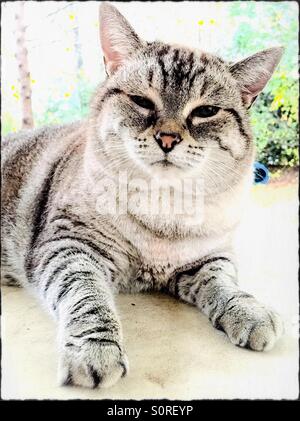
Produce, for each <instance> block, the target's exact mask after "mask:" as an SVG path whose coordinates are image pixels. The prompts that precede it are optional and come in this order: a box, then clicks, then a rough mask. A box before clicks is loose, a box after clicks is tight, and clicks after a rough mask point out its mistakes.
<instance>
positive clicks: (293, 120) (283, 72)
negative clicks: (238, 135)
mask: <svg viewBox="0 0 300 421" xmlns="http://www.w3.org/2000/svg"><path fill="white" fill-rule="evenodd" d="M258 3H259V2H235V3H231V6H230V16H231V17H232V18H235V17H236V16H241V15H243V17H244V19H243V21H242V22H241V23H240V25H239V27H238V28H237V30H236V32H235V36H234V43H233V47H232V49H231V51H230V56H231V57H235V56H237V55H240V56H246V55H249V54H253V53H255V52H256V51H259V50H261V49H264V48H265V46H266V45H267V46H271V45H282V46H283V47H285V52H284V55H283V58H282V60H281V62H280V64H279V66H278V69H277V71H276V72H275V73H274V75H273V77H272V79H271V80H270V82H269V83H268V85H267V86H266V88H265V89H264V91H263V92H262V93H261V94H260V96H259V97H258V99H257V101H256V102H255V104H254V105H253V107H252V110H251V121H252V124H253V131H254V137H255V141H256V146H257V159H258V160H260V161H261V162H263V163H264V164H266V165H279V166H280V165H285V166H295V165H299V153H298V131H299V121H298V98H299V85H298V54H297V52H298V38H297V33H298V16H297V11H296V9H297V8H296V7H289V4H288V2H278V3H273V2H261V4H258ZM290 3H292V4H293V3H294V6H295V2H290ZM262 4H263V6H262ZM262 21H263V22H264V24H263V26H261V22H262Z"/></svg>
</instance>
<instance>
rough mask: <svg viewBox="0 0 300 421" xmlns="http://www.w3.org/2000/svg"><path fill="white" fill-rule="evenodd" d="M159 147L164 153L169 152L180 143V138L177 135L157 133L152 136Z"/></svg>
mask: <svg viewBox="0 0 300 421" xmlns="http://www.w3.org/2000/svg"><path fill="white" fill-rule="evenodd" d="M154 137H155V140H156V142H157V143H158V145H159V147H160V148H161V149H162V150H163V151H164V152H165V153H168V152H171V150H172V149H174V147H175V146H176V145H177V144H178V143H180V142H181V140H182V139H181V136H180V134H179V133H173V132H172V133H166V132H161V131H158V132H157V133H156V135H155V136H154Z"/></svg>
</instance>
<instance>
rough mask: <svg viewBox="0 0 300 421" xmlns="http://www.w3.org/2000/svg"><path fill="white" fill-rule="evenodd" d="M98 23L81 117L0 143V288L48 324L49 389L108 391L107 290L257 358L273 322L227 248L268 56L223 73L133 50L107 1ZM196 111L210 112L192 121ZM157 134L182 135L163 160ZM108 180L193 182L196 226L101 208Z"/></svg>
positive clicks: (194, 54) (111, 369)
mask: <svg viewBox="0 0 300 421" xmlns="http://www.w3.org/2000/svg"><path fill="white" fill-rule="evenodd" d="M101 19H102V20H101V22H100V27H101V28H104V29H102V31H104V32H105V31H106V32H105V33H102V34H101V40H102V46H103V51H104V55H105V62H106V66H107V73H108V75H109V77H108V78H107V79H106V81H105V82H104V83H103V84H102V85H101V86H100V87H99V88H98V89H97V91H96V93H95V96H94V98H93V100H92V103H91V112H90V115H89V117H88V119H87V120H85V121H81V122H78V123H74V124H72V125H66V126H59V127H46V128H42V129H38V130H33V131H28V132H20V133H19V134H16V135H10V136H8V138H7V139H5V140H4V142H3V144H2V154H3V158H2V185H3V189H2V282H3V283H6V284H10V285H11V284H19V285H22V286H25V287H28V288H31V289H32V290H33V291H34V292H35V293H36V294H37V296H38V297H39V298H40V299H41V301H42V302H43V303H44V304H45V305H46V306H47V307H48V309H49V311H50V313H51V314H52V315H53V317H55V319H56V320H57V322H58V338H59V350H60V362H59V381H60V383H61V384H77V385H83V386H87V387H98V386H108V385H111V384H113V383H115V382H116V381H117V380H118V379H119V378H120V377H122V376H124V375H125V374H126V372H127V370H128V361H127V357H126V354H125V350H124V346H123V339H122V330H121V325H120V321H119V318H118V314H117V310H116V308H115V304H114V298H113V297H114V294H115V293H117V292H120V291H127V292H137V291H146V290H157V291H165V292H168V293H170V294H172V295H174V296H176V297H178V298H179V299H181V300H184V301H186V302H188V303H191V304H193V305H195V306H197V307H198V308H199V309H200V310H201V311H203V312H204V313H205V314H206V315H207V316H208V317H209V318H210V320H211V322H212V324H213V325H214V326H215V327H216V328H219V329H222V330H224V331H225V332H226V333H227V335H228V337H229V339H230V340H231V341H232V342H233V343H234V344H236V345H239V346H243V347H249V348H251V349H254V350H264V349H270V348H271V347H272V346H273V344H274V342H275V340H276V339H277V338H278V337H279V336H280V333H281V322H280V319H279V318H278V316H277V315H276V313H274V312H273V311H271V310H269V309H267V308H265V307H264V306H263V305H261V304H259V303H258V302H257V301H256V300H255V299H254V298H253V297H252V296H250V295H249V294H246V293H244V292H241V291H240V290H239V288H238V286H237V274H236V269H235V263H234V256H233V253H232V249H231V241H232V236H233V233H234V230H235V228H236V226H237V225H238V222H239V219H240V216H241V212H242V209H243V206H244V202H245V198H246V197H247V193H248V191H249V186H250V185H251V182H252V163H253V156H254V148H253V142H252V136H251V130H250V126H249V117H248V107H249V104H250V103H251V101H252V99H253V98H254V96H255V95H257V89H262V87H263V84H265V83H266V80H267V78H268V77H270V75H271V73H272V71H273V70H274V67H275V65H276V64H277V62H278V60H279V56H280V52H279V49H273V50H272V51H271V50H266V51H265V52H262V53H260V55H258V56H257V55H256V56H253V57H254V59H251V58H250V59H248V61H247V60H246V62H245V61H244V62H242V64H241V65H234V66H232V65H231V64H229V63H226V62H224V61H223V60H222V59H220V58H218V57H215V56H212V55H209V54H205V53H203V52H201V51H194V50H190V49H188V48H185V47H180V46H173V45H166V44H163V43H161V42H152V43H145V42H143V41H140V40H139V38H138V37H137V35H136V34H135V33H134V32H133V30H132V29H131V28H130V26H129V24H128V23H127V22H126V21H125V19H124V18H123V17H122V16H121V15H120V14H119V12H118V11H117V10H116V9H115V8H113V7H112V6H110V5H107V4H104V5H103V6H102V15H101ZM112 30H113V31H115V32H114V34H113V36H112V35H111V33H112V32H111V31H112ZM116 31H117V32H116ZM110 43H111V45H110ZM125 53H126V54H125ZM249 60H250V61H249ZM252 61H253V63H252V66H251V62H252ZM249 63H250V64H249ZM243 69H244V70H243ZM245 70H246V71H247V74H248V79H247V75H245ZM255 75H258V76H257V78H258V80H256V79H255ZM247 82H249V83H248V84H247ZM254 87H255V89H254ZM133 96H143V97H146V98H147V100H148V101H152V103H153V109H152V110H147V109H143V108H142V107H140V106H139V105H137V104H136V103H134V102H133V100H132V98H133ZM201 105H210V106H216V107H219V112H218V113H217V114H216V115H215V116H212V117H209V118H204V119H201V117H197V116H196V117H195V113H194V111H193V110H195V109H196V108H197V107H199V106H201ZM159 130H161V131H164V132H170V131H171V132H176V133H178V134H179V135H180V139H181V140H182V141H181V142H180V143H178V145H176V147H175V148H174V149H173V150H172V152H169V154H168V157H167V158H166V157H165V153H164V152H163V151H162V149H161V148H160V147H159V145H158V144H157V142H156V140H155V133H156V132H157V131H159ZM164 159H167V160H168V166H164V165H161V164H160V162H161V161H162V160H164ZM121 171H127V173H128V176H129V181H131V180H134V179H136V178H139V179H142V180H144V181H146V182H150V181H151V180H152V179H153V178H156V179H159V180H172V179H176V180H182V179H184V178H185V177H186V176H189V177H190V178H192V179H194V180H196V179H199V178H201V179H202V180H203V183H204V193H203V194H204V199H205V200H204V219H203V221H201V223H200V222H199V221H198V220H197V219H196V218H194V219H193V218H192V221H191V218H190V217H189V216H187V215H186V214H183V215H162V214H159V215H146V214H145V212H143V209H136V208H133V207H132V205H129V207H128V210H127V212H126V213H124V214H120V215H111V214H109V213H107V212H106V213H105V212H103V210H105V207H107V204H106V203H107V201H106V199H108V198H109V196H110V194H111V192H110V191H106V192H105V193H103V191H102V192H101V195H102V196H99V195H100V190H101V189H100V187H101V186H102V181H103V179H106V177H108V179H110V180H116V178H117V177H118V174H119V173H120V172H121ZM129 193H130V194H132V193H133V192H132V191H131V192H129ZM99 197H101V200H100V201H99ZM99 207H100V211H102V212H99ZM191 222H192V223H191Z"/></svg>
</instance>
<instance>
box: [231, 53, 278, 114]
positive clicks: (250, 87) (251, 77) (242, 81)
mask: <svg viewBox="0 0 300 421" xmlns="http://www.w3.org/2000/svg"><path fill="white" fill-rule="evenodd" d="M283 51H284V48H283V47H274V48H269V49H267V50H263V51H260V52H259V53H256V54H254V55H253V56H250V57H247V58H246V59H244V60H242V61H239V62H238V63H235V64H233V65H232V66H231V67H230V71H231V74H232V75H233V76H234V78H235V79H236V80H237V82H238V84H239V85H240V89H241V92H242V98H243V101H244V104H245V106H246V107H248V108H249V107H250V106H251V105H252V103H253V102H254V100H255V99H256V97H257V95H258V94H259V93H260V92H261V91H262V90H263V88H264V87H265V86H266V84H267V82H268V80H269V79H270V78H271V76H272V74H273V72H274V70H275V68H276V66H277V65H278V63H279V61H280V59H281V56H282V54H283Z"/></svg>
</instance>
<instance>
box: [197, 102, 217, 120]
mask: <svg viewBox="0 0 300 421" xmlns="http://www.w3.org/2000/svg"><path fill="white" fill-rule="evenodd" d="M219 110H220V108H219V107H214V106H212V105H201V106H200V107H197V108H195V109H194V110H193V111H192V113H191V116H192V117H200V118H207V117H213V116H214V115H216V114H217V113H218V112H219Z"/></svg>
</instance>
